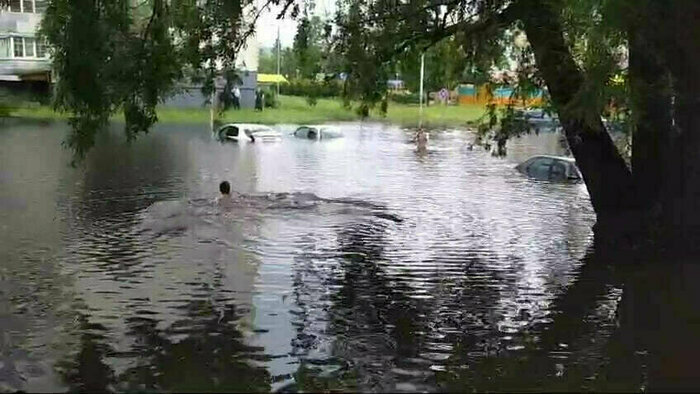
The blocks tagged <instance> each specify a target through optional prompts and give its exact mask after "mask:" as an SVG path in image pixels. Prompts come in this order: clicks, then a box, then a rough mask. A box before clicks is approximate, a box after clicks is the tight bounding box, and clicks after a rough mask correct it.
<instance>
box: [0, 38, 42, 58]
mask: <svg viewBox="0 0 700 394" xmlns="http://www.w3.org/2000/svg"><path fill="white" fill-rule="evenodd" d="M8 43H9V39H8ZM1 45H2V44H0V57H2V49H1V48H2V46H1ZM12 45H13V46H14V55H15V56H14V57H16V58H23V57H26V58H45V57H47V53H46V42H45V41H43V40H42V41H37V40H36V39H35V38H33V37H12Z"/></svg>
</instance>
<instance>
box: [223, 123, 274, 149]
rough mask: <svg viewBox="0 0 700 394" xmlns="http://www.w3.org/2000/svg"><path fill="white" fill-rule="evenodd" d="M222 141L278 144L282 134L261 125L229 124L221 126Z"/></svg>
mask: <svg viewBox="0 0 700 394" xmlns="http://www.w3.org/2000/svg"><path fill="white" fill-rule="evenodd" d="M217 135H218V136H219V139H220V140H222V141H235V142H237V143H239V144H247V143H252V142H277V141H281V140H282V134H280V133H279V132H277V131H275V130H274V129H272V128H270V127H268V126H265V125H260V124H245V123H229V124H225V125H223V126H221V127H220V128H219V130H218V132H217Z"/></svg>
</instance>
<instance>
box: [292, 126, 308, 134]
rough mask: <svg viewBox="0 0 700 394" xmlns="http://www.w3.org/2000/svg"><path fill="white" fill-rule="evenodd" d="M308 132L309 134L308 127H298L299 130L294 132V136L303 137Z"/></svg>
mask: <svg viewBox="0 0 700 394" xmlns="http://www.w3.org/2000/svg"><path fill="white" fill-rule="evenodd" d="M308 132H309V128H308V127H299V128H298V129H297V131H295V132H294V135H296V136H305V135H306V133H308Z"/></svg>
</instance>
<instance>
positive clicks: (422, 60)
mask: <svg viewBox="0 0 700 394" xmlns="http://www.w3.org/2000/svg"><path fill="white" fill-rule="evenodd" d="M424 74H425V53H421V55H420V100H419V102H420V109H419V112H418V128H421V127H423V75H424Z"/></svg>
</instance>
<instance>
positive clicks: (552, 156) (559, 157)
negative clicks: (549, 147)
mask: <svg viewBox="0 0 700 394" xmlns="http://www.w3.org/2000/svg"><path fill="white" fill-rule="evenodd" d="M534 159H554V160H561V161H565V162H568V163H573V164H576V159H574V158H573V157H566V156H554V155H536V156H532V157H531V158H529V159H527V161H530V160H534Z"/></svg>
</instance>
